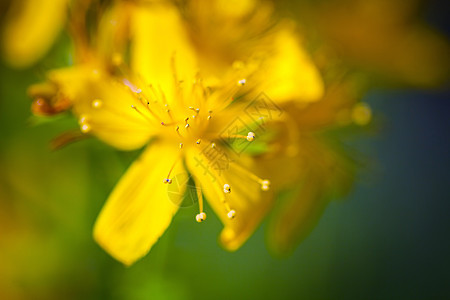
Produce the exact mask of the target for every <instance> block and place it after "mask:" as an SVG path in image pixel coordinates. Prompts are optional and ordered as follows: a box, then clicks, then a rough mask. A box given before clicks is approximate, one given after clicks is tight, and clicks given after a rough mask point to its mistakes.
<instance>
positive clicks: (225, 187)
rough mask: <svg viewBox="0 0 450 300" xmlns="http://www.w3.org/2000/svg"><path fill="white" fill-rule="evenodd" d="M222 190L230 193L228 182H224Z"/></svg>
mask: <svg viewBox="0 0 450 300" xmlns="http://www.w3.org/2000/svg"><path fill="white" fill-rule="evenodd" d="M223 192H224V193H225V194H229V193H231V186H230V185H229V184H228V183H225V184H224V185H223Z"/></svg>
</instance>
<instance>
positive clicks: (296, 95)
mask: <svg viewBox="0 0 450 300" xmlns="http://www.w3.org/2000/svg"><path fill="white" fill-rule="evenodd" d="M273 42H274V45H275V46H274V53H273V54H272V55H273V56H272V57H271V58H270V59H268V62H267V65H266V66H265V68H264V73H263V76H264V77H265V78H264V80H263V82H265V83H266V85H265V88H264V89H265V90H264V91H265V92H266V93H267V95H268V96H269V97H270V98H271V99H272V100H274V101H277V102H284V101H290V100H294V101H299V102H311V101H317V100H319V99H320V98H321V97H322V95H323V90H324V87H323V82H322V78H321V76H320V73H319V71H318V70H317V68H316V67H315V65H314V63H313V62H312V61H311V59H310V58H309V57H308V54H307V53H306V51H305V50H304V49H303V48H302V47H301V44H300V41H299V40H298V38H297V37H296V35H295V33H294V32H293V30H292V29H291V28H289V26H287V28H284V29H282V30H280V31H279V32H277V33H276V36H275V38H274V41H273Z"/></svg>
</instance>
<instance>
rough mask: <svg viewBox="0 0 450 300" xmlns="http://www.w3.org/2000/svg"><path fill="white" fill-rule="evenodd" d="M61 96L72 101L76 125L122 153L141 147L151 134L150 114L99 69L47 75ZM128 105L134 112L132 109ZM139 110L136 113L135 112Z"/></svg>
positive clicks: (129, 93) (72, 70)
mask: <svg viewBox="0 0 450 300" xmlns="http://www.w3.org/2000/svg"><path fill="white" fill-rule="evenodd" d="M49 78H50V80H51V81H53V82H55V83H56V84H57V85H58V86H59V87H60V91H61V92H62V93H63V94H64V96H66V97H68V98H69V99H71V100H72V101H73V110H74V113H75V114H76V115H77V116H78V117H79V120H80V126H81V127H82V129H83V125H85V126H87V127H85V131H86V132H89V133H91V134H94V135H96V136H97V137H98V138H99V139H100V140H102V141H104V142H105V143H108V144H110V145H112V146H114V147H116V148H119V149H122V150H134V149H137V148H140V147H142V146H144V145H145V144H146V143H147V142H148V141H149V139H150V138H151V136H152V135H153V133H154V132H153V129H154V126H149V122H151V121H150V117H151V116H150V114H149V112H148V110H147V107H146V106H144V105H143V104H142V102H140V101H139V100H138V99H137V98H136V97H135V96H134V95H132V93H133V92H132V91H131V90H130V88H128V87H127V86H126V85H125V84H122V83H119V82H116V81H114V80H113V79H112V78H110V77H109V76H108V75H106V74H102V73H101V71H100V70H99V69H95V68H92V67H91V66H79V67H72V68H67V69H61V70H56V71H53V72H51V73H50V74H49ZM132 105H134V106H135V107H136V109H133V108H132ZM138 110H139V111H138Z"/></svg>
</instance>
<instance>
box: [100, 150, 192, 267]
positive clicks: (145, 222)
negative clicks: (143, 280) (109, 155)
mask: <svg viewBox="0 0 450 300" xmlns="http://www.w3.org/2000/svg"><path fill="white" fill-rule="evenodd" d="M178 153H179V149H178V148H177V147H170V146H168V145H164V144H162V143H160V142H156V143H155V144H152V145H150V146H149V148H148V149H146V151H145V152H144V153H143V154H142V156H141V158H140V159H139V160H137V161H136V162H134V163H133V165H132V166H131V167H130V168H129V170H128V171H127V173H126V174H125V175H124V176H123V177H122V179H121V180H120V182H119V183H118V184H117V186H116V188H115V189H114V191H113V192H112V193H111V195H110V196H109V199H108V200H107V202H106V204H105V206H104V207H103V209H102V211H101V213H100V215H99V217H98V219H97V222H96V224H95V228H94V238H95V240H96V241H97V242H98V243H99V244H100V245H101V246H102V247H103V248H104V249H105V250H106V251H107V252H108V253H109V254H110V255H112V256H113V257H114V258H115V259H117V260H119V261H121V262H122V263H124V264H125V265H131V264H132V263H134V262H135V261H136V260H138V259H139V258H141V257H143V256H144V255H145V254H147V253H148V252H149V251H150V248H151V247H152V246H153V245H154V244H155V243H156V241H157V240H158V239H159V237H160V236H161V235H162V234H163V233H164V231H165V230H166V228H167V227H168V226H169V224H170V222H171V220H172V217H173V215H174V214H175V212H176V211H177V209H178V206H177V203H180V201H181V200H180V199H181V197H182V195H183V194H184V190H185V185H180V186H179V193H178V194H174V193H171V196H170V198H169V193H168V186H169V185H168V184H164V183H163V180H164V178H165V177H166V176H167V173H168V172H169V170H170V168H171V166H172V165H173V163H174V161H175V160H176V158H177V155H178ZM179 174H185V171H184V169H183V167H182V165H181V164H180V163H178V164H177V165H175V167H174V169H173V171H172V176H176V175H179ZM172 184H175V183H174V182H173V183H172Z"/></svg>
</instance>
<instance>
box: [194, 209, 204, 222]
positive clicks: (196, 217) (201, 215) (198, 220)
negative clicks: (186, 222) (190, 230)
mask: <svg viewBox="0 0 450 300" xmlns="http://www.w3.org/2000/svg"><path fill="white" fill-rule="evenodd" d="M195 219H196V220H197V222H199V223H201V222H203V221H205V220H206V214H205V213H204V212H201V213H199V214H198V215H196V216H195Z"/></svg>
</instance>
